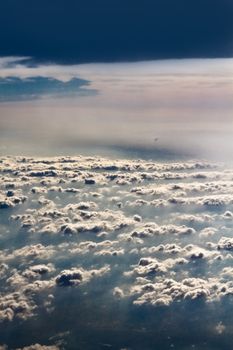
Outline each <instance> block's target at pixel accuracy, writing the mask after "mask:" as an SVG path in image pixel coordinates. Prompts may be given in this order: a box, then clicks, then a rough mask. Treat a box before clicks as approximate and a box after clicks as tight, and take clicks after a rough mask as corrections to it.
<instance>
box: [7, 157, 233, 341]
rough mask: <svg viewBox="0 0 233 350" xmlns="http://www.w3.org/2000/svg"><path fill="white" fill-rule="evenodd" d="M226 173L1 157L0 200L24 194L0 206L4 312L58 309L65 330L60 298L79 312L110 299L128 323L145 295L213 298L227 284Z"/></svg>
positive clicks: (230, 289)
mask: <svg viewBox="0 0 233 350" xmlns="http://www.w3.org/2000/svg"><path fill="white" fill-rule="evenodd" d="M223 169H224V170H223ZM200 173H203V174H205V176H204V177H203V176H199V175H198V174H200ZM177 174H178V176H177ZM232 174H233V173H232V169H231V167H226V168H223V166H222V165H221V164H215V163H213V164H212V163H209V162H198V161H189V162H185V161H182V162H178V163H175V162H174V163H173V162H168V163H164V162H161V163H160V162H153V161H147V160H130V159H110V158H102V157H97V156H96V157H85V156H77V157H65V156H64V157H51V158H46V157H41V158H36V157H14V156H7V157H0V175H1V176H0V191H1V192H0V193H1V198H2V201H3V202H5V201H12V203H14V198H22V199H23V198H26V200H25V201H24V200H20V201H19V202H18V203H17V204H16V203H14V205H13V206H12V207H9V208H5V209H1V213H4V215H2V216H1V218H0V228H1V234H0V242H1V244H2V245H1V246H2V249H1V251H0V280H1V286H4V287H2V289H1V296H0V320H1V322H5V323H6V324H8V327H13V326H15V325H16V328H17V325H18V324H19V322H22V323H21V324H22V327H23V325H24V324H25V322H24V321H26V320H30V323H31V322H32V324H36V322H37V320H40V317H42V315H43V317H44V319H46V320H47V318H49V319H53V317H54V315H56V320H58V322H59V327H61V330H62V331H63V330H64V331H65V329H64V324H63V323H62V322H61V323H60V320H61V319H60V317H61V315H62V317H64V318H63V320H66V315H65V314H64V310H63V309H62V307H63V306H62V305H63V304H64V301H65V305H69V306H70V310H73V312H74V313H76V314H77V312H78V311H80V308H81V310H82V312H83V310H85V315H86V316H85V317H87V319H88V317H89V316H88V315H89V313H91V314H93V313H92V311H93V307H95V310H96V313H98V312H100V311H101V310H102V309H101V308H102V306H103V305H104V307H105V310H106V312H112V311H111V310H112V309H111V308H112V307H113V309H114V310H115V307H116V305H117V307H120V308H121V307H122V309H121V310H123V312H124V310H126V309H127V310H128V311H127V312H129V313H128V316H127V320H128V319H129V322H132V317H133V314H134V310H136V309H135V308H138V307H141V306H143V305H147V308H146V309H147V310H148V312H150V309H151V308H152V307H160V308H161V307H162V309H161V310H163V309H164V308H165V307H166V308H168V309H169V312H171V313H172V312H173V310H174V307H176V306H177V305H178V306H181V307H182V310H183V309H185V308H186V306H187V305H188V307H189V306H190V305H191V304H195V303H199V304H198V305H202V307H203V308H205V307H206V306H207V305H208V304H209V303H214V304H213V305H214V307H216V308H218V307H219V308H220V307H222V306H221V305H223V302H224V303H225V302H226V303H227V302H228V300H230V296H232V294H233V283H232V275H233V272H232V267H231V265H232V254H231V250H232V249H233V248H232V247H233V242H232V238H231V231H232V227H231V226H232V225H231V220H232V212H233V202H232V195H233V188H232V184H231V181H230V179H231V178H232ZM51 175H52V176H51ZM197 175H198V176H197ZM87 178H88V179H94V180H95V183H93V184H92V185H91V186H89V185H87V184H85V179H87ZM177 193H179V196H177V197H176V196H174V194H177ZM174 199H177V200H174ZM181 201H182V203H181ZM135 203H137V204H138V205H135ZM119 204H120V205H119ZM80 303H81V304H82V305H81V304H80ZM93 305H94V306H93ZM124 305H127V308H126V309H125V308H124ZM175 305H176V306H175ZM83 307H84V309H83ZM109 310H110V311H109ZM185 310H186V309H185ZM198 310H199V309H198V308H197V312H198ZM101 312H102V311H101ZM141 312H142V313H144V312H145V310H144V308H143V307H142V309H141V311H140V313H141ZM221 312H222V311H221ZM143 315H144V314H143ZM186 316H187V315H186ZM117 317H118V316H116V318H117ZM87 319H84V322H85V324H86V320H87ZM79 321H80V322H81V321H82V320H81V319H79ZM134 321H135V319H134ZM135 322H137V321H135ZM72 323H73V322H72ZM68 326H69V325H68ZM68 326H67V328H68ZM215 326H216V325H215ZM71 328H72V327H71ZM66 330H67V329H66ZM69 331H71V332H72V330H70V329H69ZM2 339H3V338H1V335H0V341H1V342H2V343H5V341H4V339H3V340H2ZM69 339H70V338H69V337H68V338H67V341H68V343H67V344H69V341H70V340H69ZM50 340H51V339H50ZM50 340H49V339H47V338H46V339H45V338H43V342H42V340H40V341H39V340H38V339H35V338H33V337H32V341H31V338H30V342H29V344H30V343H35V344H36V343H37V342H39V343H40V342H41V343H42V344H50ZM27 344H28V342H27V343H25V344H19V345H20V346H21V347H22V345H24V346H26V345H27ZM47 346H50V345H47ZM55 346H56V345H55ZM65 346H66V345H65Z"/></svg>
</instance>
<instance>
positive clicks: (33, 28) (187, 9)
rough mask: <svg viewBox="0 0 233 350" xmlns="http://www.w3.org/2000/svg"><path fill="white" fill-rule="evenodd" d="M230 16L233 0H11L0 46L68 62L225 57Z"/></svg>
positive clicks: (1, 7) (0, 21) (2, 18)
mask: <svg viewBox="0 0 233 350" xmlns="http://www.w3.org/2000/svg"><path fill="white" fill-rule="evenodd" d="M232 15H233V3H232V1H231V0H222V1H219V0H191V1H186V0H176V1H174V0H144V1H141V0H113V1H108V0H99V1H93V0H92V1H91V0H87V1H85V2H84V1H80V0H78V1H75V0H70V1H69V3H67V2H66V1H65V0H56V1H55V0H52V1H49V2H48V1H46V0H40V1H39V0H36V1H33V2H32V1H30V0H24V1H23V2H19V1H17V0H8V1H2V2H1V4H0V43H1V44H0V49H1V54H2V55H31V56H34V57H36V58H39V59H44V60H59V61H64V62H66V61H67V60H69V61H72V60H73V61H77V62H87V61H92V62H93V61H117V60H141V59H156V58H174V57H176V58H182V57H226V56H231V55H232V53H233V49H232V45H231V43H232V38H233V22H232Z"/></svg>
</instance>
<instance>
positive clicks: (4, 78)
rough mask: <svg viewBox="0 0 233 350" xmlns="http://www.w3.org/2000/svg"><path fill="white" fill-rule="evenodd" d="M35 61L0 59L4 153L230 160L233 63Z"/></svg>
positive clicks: (1, 122) (207, 60) (11, 58)
mask: <svg viewBox="0 0 233 350" xmlns="http://www.w3.org/2000/svg"><path fill="white" fill-rule="evenodd" d="M31 62H32V61H31V58H26V57H5V58H2V59H0V111H1V119H0V124H1V131H0V135H1V140H2V142H1V149H0V151H1V153H3V154H5V153H8V154H9V153H10V154H11V153H13V154H17V152H22V153H23V154H33V155H34V154H35V153H36V154H38V155H40V154H42V153H43V154H46V153H47V154H48V155H49V154H50V155H58V154H59V153H65V154H67V153H72V154H76V153H77V152H81V153H82V152H87V153H91V154H95V153H96V152H97V153H98V152H102V149H104V151H105V152H106V149H111V148H114V149H115V150H116V149H118V150H122V151H123V153H124V152H126V151H127V152H128V154H130V152H131V153H132V151H135V153H136V155H137V156H140V155H141V154H143V153H144V154H145V152H146V151H148V156H151V155H152V154H153V152H155V151H156V152H155V156H158V154H159V153H161V150H166V152H167V153H168V154H170V155H171V156H172V155H174V153H177V154H178V155H179V156H185V155H187V156H193V157H198V156H201V157H206V156H208V157H210V156H211V157H216V158H222V159H225V158H229V156H230V155H231V153H232V150H233V149H232V145H231V144H232V143H231V134H232V130H233V125H232V111H233V103H232V92H233V77H232V68H233V60H232V59H230V58H228V59H204V60H203V59H182V60H157V61H156V60H154V61H142V62H130V63H129V62H126V63H122V62H121V63H119V62H118V63H107V64H106V63H92V64H73V65H63V64H59V63H37V64H35V63H33V65H32V63H31ZM137 151H142V152H141V153H140V152H137ZM127 152H126V153H127ZM162 153H163V152H162Z"/></svg>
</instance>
